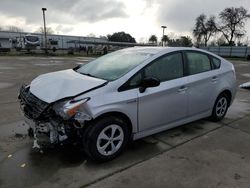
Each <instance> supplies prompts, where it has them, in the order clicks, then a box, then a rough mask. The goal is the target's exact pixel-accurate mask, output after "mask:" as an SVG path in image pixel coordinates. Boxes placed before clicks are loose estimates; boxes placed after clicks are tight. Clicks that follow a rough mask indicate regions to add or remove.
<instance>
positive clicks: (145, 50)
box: [123, 46, 209, 55]
mask: <svg viewBox="0 0 250 188" xmlns="http://www.w3.org/2000/svg"><path fill="white" fill-rule="evenodd" d="M180 50H194V51H200V52H206V53H209V52H208V51H204V50H201V49H198V48H194V47H137V46H135V47H131V48H125V49H123V51H127V52H129V51H133V52H141V53H150V54H152V55H156V54H158V53H169V52H174V51H180Z"/></svg>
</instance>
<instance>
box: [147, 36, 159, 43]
mask: <svg viewBox="0 0 250 188" xmlns="http://www.w3.org/2000/svg"><path fill="white" fill-rule="evenodd" d="M148 41H149V42H152V43H157V36H156V35H151V36H150V37H149V39H148Z"/></svg>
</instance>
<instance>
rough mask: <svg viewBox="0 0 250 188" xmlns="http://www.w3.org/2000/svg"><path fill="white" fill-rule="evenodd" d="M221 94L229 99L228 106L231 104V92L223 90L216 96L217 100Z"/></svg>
mask: <svg viewBox="0 0 250 188" xmlns="http://www.w3.org/2000/svg"><path fill="white" fill-rule="evenodd" d="M221 94H226V96H227V97H228V99H229V104H231V102H232V92H231V91H230V90H229V89H224V90H222V91H221V92H220V94H219V95H218V96H217V98H218V97H219V96H220V95H221Z"/></svg>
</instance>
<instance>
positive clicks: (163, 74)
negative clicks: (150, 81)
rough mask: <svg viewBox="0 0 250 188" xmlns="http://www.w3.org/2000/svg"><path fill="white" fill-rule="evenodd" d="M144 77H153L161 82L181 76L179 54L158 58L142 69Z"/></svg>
mask: <svg viewBox="0 0 250 188" xmlns="http://www.w3.org/2000/svg"><path fill="white" fill-rule="evenodd" d="M144 74H145V75H144V76H145V77H155V78H158V79H159V80H160V81H161V82H164V81H168V80H173V79H176V78H180V77H182V76H183V63H182V54H181V52H178V53H174V54H171V55H167V56H164V57H161V58H159V59H158V60H156V61H155V62H153V63H152V64H150V65H149V66H147V67H146V68H145V69H144Z"/></svg>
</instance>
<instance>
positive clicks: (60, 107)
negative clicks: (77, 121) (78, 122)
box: [53, 97, 90, 120]
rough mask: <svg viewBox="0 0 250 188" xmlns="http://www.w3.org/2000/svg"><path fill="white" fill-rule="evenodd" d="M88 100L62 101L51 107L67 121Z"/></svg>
mask: <svg viewBox="0 0 250 188" xmlns="http://www.w3.org/2000/svg"><path fill="white" fill-rule="evenodd" d="M88 100H90V98H89V97H88V98H83V99H77V98H75V99H72V100H70V101H62V102H59V103H56V104H55V105H54V107H53V109H54V111H55V112H56V114H58V115H59V116H61V117H62V118H63V119H65V120H67V119H70V118H71V117H73V116H75V115H76V114H78V113H79V112H80V108H81V106H82V105H83V104H84V103H86V102H87V101H88Z"/></svg>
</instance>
